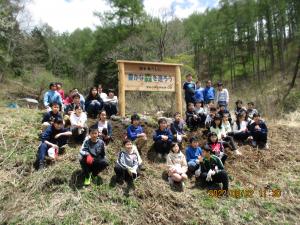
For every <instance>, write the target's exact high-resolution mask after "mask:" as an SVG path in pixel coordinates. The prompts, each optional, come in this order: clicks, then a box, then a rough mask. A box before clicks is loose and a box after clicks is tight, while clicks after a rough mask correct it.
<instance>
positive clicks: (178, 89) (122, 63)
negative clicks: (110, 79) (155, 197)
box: [117, 60, 183, 117]
mask: <svg viewBox="0 0 300 225" xmlns="http://www.w3.org/2000/svg"><path fill="white" fill-rule="evenodd" d="M117 64H118V68H119V74H118V77H119V111H120V115H121V116H122V117H125V114H126V112H125V106H126V100H125V92H126V88H125V86H126V81H125V77H126V72H127V70H126V65H129V66H130V65H131V66H132V64H135V65H137V66H141V67H142V66H149V67H150V66H152V67H155V68H166V67H168V68H172V69H173V70H174V71H175V73H174V74H173V75H172V76H174V78H175V103H176V111H177V112H179V113H180V114H181V115H182V84H181V71H180V68H181V67H182V66H183V64H176V63H162V62H147V61H128V60H117ZM147 73H148V74H149V75H151V71H147ZM152 73H153V72H152ZM129 91H133V90H129ZM136 91H141V90H136ZM158 91H160V90H158ZM170 92H173V91H170Z"/></svg>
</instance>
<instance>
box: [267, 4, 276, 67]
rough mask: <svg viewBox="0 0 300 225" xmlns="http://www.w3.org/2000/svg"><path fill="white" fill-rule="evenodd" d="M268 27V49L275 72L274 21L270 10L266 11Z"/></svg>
mask: <svg viewBox="0 0 300 225" xmlns="http://www.w3.org/2000/svg"><path fill="white" fill-rule="evenodd" d="M266 27H267V34H268V48H269V53H270V60H271V69H272V70H274V65H275V57H274V48H273V37H272V19H271V15H270V9H269V8H268V9H267V10H266Z"/></svg>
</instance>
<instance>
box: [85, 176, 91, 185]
mask: <svg viewBox="0 0 300 225" xmlns="http://www.w3.org/2000/svg"><path fill="white" fill-rule="evenodd" d="M83 184H84V186H88V185H90V184H91V174H89V176H88V177H85V178H84V183H83Z"/></svg>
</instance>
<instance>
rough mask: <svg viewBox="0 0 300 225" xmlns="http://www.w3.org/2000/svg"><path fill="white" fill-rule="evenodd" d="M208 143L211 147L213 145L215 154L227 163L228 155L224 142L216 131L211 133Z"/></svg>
mask: <svg viewBox="0 0 300 225" xmlns="http://www.w3.org/2000/svg"><path fill="white" fill-rule="evenodd" d="M207 144H208V145H209V147H211V149H212V152H213V154H214V155H216V156H218V157H219V159H221V161H222V163H223V164H225V160H226V159H227V155H226V154H225V152H224V146H223V144H222V142H221V141H219V140H218V136H217V134H216V133H215V132H211V133H209V135H208V141H207Z"/></svg>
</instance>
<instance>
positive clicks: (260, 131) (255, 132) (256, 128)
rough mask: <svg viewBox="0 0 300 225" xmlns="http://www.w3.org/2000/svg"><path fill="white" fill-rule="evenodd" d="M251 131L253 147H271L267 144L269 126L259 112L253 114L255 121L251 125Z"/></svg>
mask: <svg viewBox="0 0 300 225" xmlns="http://www.w3.org/2000/svg"><path fill="white" fill-rule="evenodd" d="M249 131H250V135H251V136H250V140H252V146H253V147H256V146H258V147H259V148H265V149H269V146H268V144H267V140H268V128H267V125H266V124H265V122H264V121H262V120H261V118H260V114H259V113H256V114H254V115H253V123H252V124H250V125H249Z"/></svg>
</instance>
